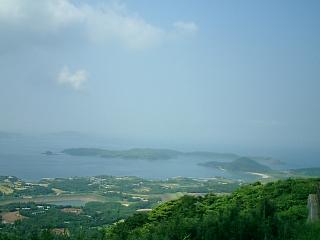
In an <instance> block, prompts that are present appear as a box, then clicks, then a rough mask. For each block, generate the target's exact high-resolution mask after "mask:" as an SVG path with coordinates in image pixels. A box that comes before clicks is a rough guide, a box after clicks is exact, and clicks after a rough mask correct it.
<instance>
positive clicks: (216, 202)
mask: <svg viewBox="0 0 320 240" xmlns="http://www.w3.org/2000/svg"><path fill="white" fill-rule="evenodd" d="M11 179H14V180H12V181H19V180H18V179H17V178H11ZM2 180H3V181H6V182H7V181H8V180H7V178H6V177H3V178H2ZM68 181H70V182H74V183H75V189H78V191H85V190H86V189H84V188H80V187H77V184H78V185H88V186H89V187H90V189H91V186H92V185H95V184H93V183H95V182H96V183H97V184H98V183H99V184H98V185H100V187H101V186H103V187H106V186H111V181H112V183H113V185H114V186H116V187H117V189H118V190H119V191H118V192H106V195H105V197H106V199H108V200H107V201H105V202H88V203H86V204H85V205H84V206H79V207H72V206H66V205H64V206H57V205H52V204H46V203H41V204H40V203H11V204H7V205H2V206H0V216H2V217H3V218H4V219H3V220H8V221H9V220H10V219H6V218H9V217H12V216H15V215H16V217H17V220H16V221H13V224H8V223H6V224H5V223H3V224H0V230H1V231H0V240H5V239H6V240H14V239H15V240H26V239H34V240H36V239H38V240H42V239H65V240H67V239H68V240H75V239H79V240H80V239H101V240H132V239H141V240H144V239H150V240H151V239H152V240H153V239H155V240H157V239H167V240H171V239H172V240H173V239H181V240H183V239H194V240H198V239H199V240H200V239H201V240H206V239H210V240H211V239H212V240H215V239H219V240H221V239H222V240H223V239H228V240H230V239H231V240H232V239H234V240H238V239H243V240H250V239H252V240H259V239H261V240H265V239H268V240H271V239H272V240H284V239H286V240H298V239H299V240H301V239H302V240H303V239H308V240H316V239H318V236H319V234H320V223H313V224H310V223H307V215H308V209H307V198H308V195H309V194H310V193H316V191H317V187H318V185H319V184H320V179H318V178H311V179H287V180H281V181H277V182H270V183H267V184H261V183H260V182H256V183H253V184H250V185H245V186H242V187H239V188H238V189H237V190H235V191H234V192H233V193H232V194H222V195H221V194H219V195H217V194H213V193H210V194H207V195H202V194H201V195H199V194H194V195H190V194H189V195H183V194H182V195H183V196H182V197H180V198H179V199H176V200H172V201H169V202H165V203H162V204H159V202H160V201H161V197H160V196H161V195H157V194H155V193H153V194H149V195H147V194H141V191H142V192H143V191H144V193H145V192H146V191H152V192H157V191H159V189H157V188H152V187H151V186H152V184H151V183H150V185H149V187H150V189H151V190H150V189H149V188H148V187H146V186H145V185H144V184H145V183H144V182H143V180H141V179H139V178H134V177H123V178H118V179H117V178H115V177H107V176H105V177H102V176H101V177H92V178H79V179H78V178H71V179H47V180H42V181H41V183H39V184H42V185H44V184H48V187H50V186H51V185H52V186H54V187H59V188H60V189H63V191H70V190H71V189H72V187H71V184H69V182H68ZM117 181H118V182H117ZM122 181H123V182H124V183H123V182H122ZM104 182H107V183H104ZM120 182H122V184H119V183H120ZM200 182H201V181H200ZM196 183H197V181H195V180H192V179H179V178H177V179H171V180H168V181H166V183H165V184H166V185H167V186H175V185H179V188H180V189H182V188H184V187H187V186H189V187H191V186H192V185H193V184H194V187H195V188H196V186H197V184H196ZM221 185H228V184H221ZM128 186H131V187H132V186H135V189H131V190H129V189H128V188H129V187H128ZM94 189H95V190H97V189H99V188H93V189H91V190H94ZM137 190H139V191H138V192H140V194H137ZM134 193H135V194H134ZM108 194H110V195H108ZM166 194H176V192H175V193H166ZM151 196H152V197H151ZM180 196H181V195H180ZM149 208H152V209H153V210H152V211H149V210H148V209H149ZM137 210H138V211H137ZM139 210H146V211H139ZM6 213H12V214H6ZM11 220H12V219H11ZM13 220H14V219H13Z"/></svg>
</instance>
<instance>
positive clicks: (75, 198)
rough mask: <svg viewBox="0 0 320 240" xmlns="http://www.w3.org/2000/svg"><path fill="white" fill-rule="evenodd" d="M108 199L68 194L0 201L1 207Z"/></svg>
mask: <svg viewBox="0 0 320 240" xmlns="http://www.w3.org/2000/svg"><path fill="white" fill-rule="evenodd" d="M106 200H107V199H106V198H105V197H103V196H100V195H97V194H68V195H67V194H66V195H59V196H57V195H52V196H34V197H30V198H19V199H8V200H3V201H0V205H7V204H10V203H28V202H35V203H48V204H50V203H56V202H63V201H81V202H84V203H88V202H105V201H106Z"/></svg>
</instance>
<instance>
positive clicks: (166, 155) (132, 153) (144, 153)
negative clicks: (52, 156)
mask: <svg viewBox="0 0 320 240" xmlns="http://www.w3.org/2000/svg"><path fill="white" fill-rule="evenodd" d="M47 152H50V153H51V151H47ZM62 153H64V154H68V155H71V156H77V157H79V156H94V157H102V158H122V159H139V160H168V159H172V158H177V157H189V158H198V159H204V160H219V161H225V160H229V161H232V160H236V159H238V158H241V156H239V155H237V154H234V153H217V152H203V151H193V152H181V151H177V150H172V149H155V148H133V149H128V150H107V149H101V148H67V149H64V150H62ZM249 158H250V159H252V160H254V161H257V162H259V163H262V164H270V165H283V164H284V162H282V161H280V160H275V159H272V158H270V157H259V156H249Z"/></svg>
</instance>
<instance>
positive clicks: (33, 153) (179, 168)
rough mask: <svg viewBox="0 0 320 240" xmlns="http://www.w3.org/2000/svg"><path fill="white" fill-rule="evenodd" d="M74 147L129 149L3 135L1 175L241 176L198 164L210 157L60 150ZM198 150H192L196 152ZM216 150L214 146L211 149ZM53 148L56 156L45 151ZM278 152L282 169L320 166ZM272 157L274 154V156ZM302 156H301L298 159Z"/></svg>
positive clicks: (101, 143) (304, 157)
mask: <svg viewBox="0 0 320 240" xmlns="http://www.w3.org/2000/svg"><path fill="white" fill-rule="evenodd" d="M73 147H95V148H103V149H127V148H130V146H128V144H126V145H125V146H121V145H119V144H116V145H115V144H111V143H110V142H109V141H104V140H101V139H99V140H97V139H94V138H85V137H77V136H72V137H70V136H68V137H61V136H60V135H59V136H55V135H53V136H52V135H50V136H46V135H45V136H34V137H30V136H27V137H26V136H14V137H7V138H0V175H2V176H16V177H18V178H21V179H24V180H28V181H38V180H40V179H42V178H58V177H75V176H79V177H82V176H98V175H109V176H137V177H141V178H146V179H163V180H164V179H168V178H174V177H189V178H212V177H225V178H240V176H235V175H232V174H230V173H228V172H227V171H223V170H218V169H213V168H208V167H204V166H201V165H199V163H203V162H206V161H208V160H205V159H199V158H191V157H189V158H187V157H179V158H175V159H169V160H153V161H148V160H132V159H119V158H108V159H107V158H100V157H85V156H81V157H78V156H69V155H66V154H63V153H61V151H62V150H63V149H66V148H73ZM193 150H195V149H190V150H189V151H193ZM210 150H211V151H214V149H210ZM46 151H52V152H54V154H53V155H45V154H44V152H46ZM291 154H292V156H291V157H290V154H288V155H286V154H285V153H283V152H275V155H277V156H275V158H276V159H279V158H281V159H280V160H282V161H284V162H286V164H285V165H283V166H281V167H280V168H283V169H290V168H300V167H320V162H319V161H318V158H317V156H318V154H316V153H312V154H310V156H308V153H305V152H303V153H299V154H300V155H299V154H298V153H292V152H291ZM272 157H273V156H272ZM299 157H300V159H299Z"/></svg>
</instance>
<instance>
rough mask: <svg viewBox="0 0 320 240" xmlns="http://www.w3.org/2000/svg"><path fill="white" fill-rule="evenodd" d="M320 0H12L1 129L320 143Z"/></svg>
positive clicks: (3, 6) (2, 60)
mask: <svg viewBox="0 0 320 240" xmlns="http://www.w3.org/2000/svg"><path fill="white" fill-rule="evenodd" d="M319 12H320V1H317V0H309V1H303V0H282V1H279V0H268V1H256V0H244V1H238V0H233V1H232V0H228V1H218V0H175V1H172V0H161V1H160V0H159V1H158V0H154V1H150V0H127V1H125V0H123V1H122V0H118V1H108V0H105V1H103V0H90V1H89V0H0V74H1V76H0V130H2V131H9V132H22V133H47V132H62V131H77V132H84V133H88V134H99V135H103V136H109V137H114V138H119V139H129V140H130V139H131V140H132V141H136V142H141V143H145V142H152V143H154V145H156V144H157V143H168V144H171V143H172V144H178V143H180V144H187V145H190V146H192V145H197V146H201V145H202V146H215V145H216V146H218V145H219V146H223V145H228V146H245V147H247V148H253V147H254V148H261V149H263V148H269V147H270V148H272V147H278V148H288V149H290V148H292V149H295V148H303V149H319V147H320V127H319V123H320V105H319V103H320V93H319V90H320V79H319V76H320V14H319Z"/></svg>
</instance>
